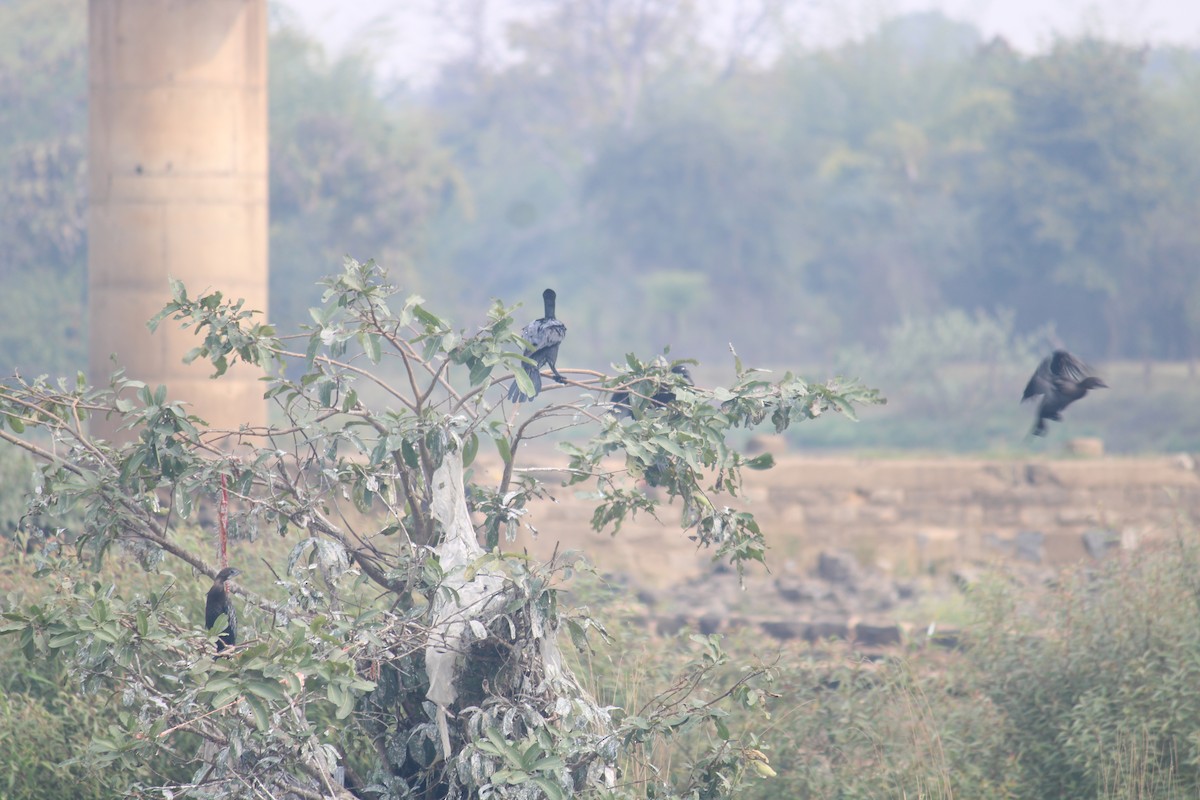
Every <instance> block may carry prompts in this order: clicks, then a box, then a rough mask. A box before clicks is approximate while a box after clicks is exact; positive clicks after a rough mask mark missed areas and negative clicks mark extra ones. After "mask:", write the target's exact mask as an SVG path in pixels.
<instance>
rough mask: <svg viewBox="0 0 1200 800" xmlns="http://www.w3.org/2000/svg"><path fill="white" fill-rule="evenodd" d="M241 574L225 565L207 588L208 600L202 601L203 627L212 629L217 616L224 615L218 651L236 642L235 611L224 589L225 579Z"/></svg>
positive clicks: (218, 640)
mask: <svg viewBox="0 0 1200 800" xmlns="http://www.w3.org/2000/svg"><path fill="white" fill-rule="evenodd" d="M241 574H242V571H241V570H240V569H235V568H233V567H226V568H225V569H223V570H221V571H220V572H218V573H217V578H216V580H214V581H213V585H212V588H211V589H209V590H208V600H206V601H205V603H204V627H205V628H208V629H209V630H212V626H213V625H215V624H216V623H217V617H219V616H221V615H222V614H224V615H225V619H226V623H225V630H223V631H221V634H220V635H219V636H218V637H217V652H218V653H219V652H221V651H222V650H224V649H225V648H226V647H233V646H234V645H235V644H237V613H236V612H235V611H234V610H233V603H232V602H230V600H229V594H228V593H227V592H226V591H225V581H227V580H229V579H230V578H232V577H233V576H235V575H241Z"/></svg>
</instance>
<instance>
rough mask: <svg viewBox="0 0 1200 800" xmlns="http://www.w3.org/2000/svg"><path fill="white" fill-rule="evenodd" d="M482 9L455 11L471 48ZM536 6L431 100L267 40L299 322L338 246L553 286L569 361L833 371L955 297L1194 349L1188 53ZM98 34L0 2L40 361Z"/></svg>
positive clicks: (472, 53)
mask: <svg viewBox="0 0 1200 800" xmlns="http://www.w3.org/2000/svg"><path fill="white" fill-rule="evenodd" d="M478 5H479V4H460V5H459V6H454V7H452V8H453V9H457V11H456V13H457V14H458V15H457V16H454V14H451V13H450V12H447V19H448V20H449V21H451V22H453V23H455V24H457V25H458V26H459V27H460V28H461V29H462V30H464V31H468V32H469V31H471V30H477V29H478V25H477V24H476V23H478V20H472V19H471V18H470V14H469V13H466V12H468V11H469V10H470V9H471V8H476V7H477V6H478ZM751 5H752V6H753V4H751ZM781 5H786V4H772V3H765V2H764V3H761V4H759V6H754V7H760V6H761V8H762V9H769V8H772V7H774V6H781ZM530 7H531V8H536V9H538V10H540V13H537V14H531V15H529V16H528V17H526V18H525V19H526V21H525V22H522V23H521V24H517V25H511V26H510V27H509V28H508V30H507V31H506V33H505V36H506V40H505V42H504V45H505V49H506V51H507V52H508V53H510V54H511V55H510V57H508V58H504V59H500V58H497V57H495V55H494V52H492V51H493V50H494V49H495V48H494V47H489V46H488V45H487V43H486V42H484V41H482V40H480V39H478V37H476V38H475V39H472V38H471V37H469V36H468V37H467V41H469V42H471V46H468V47H466V48H464V49H463V52H462V55H461V56H460V57H458V58H457V59H455V60H453V61H451V62H449V63H448V64H446V65H445V66H444V67H443V69H442V71H441V72H440V74H439V76H438V78H437V80H436V81H435V82H434V83H433V84H432V85H431V86H429V87H424V88H421V89H420V90H415V89H412V88H411V87H406V86H402V85H386V84H381V83H380V81H379V80H378V78H377V77H376V73H375V70H374V65H373V62H372V60H371V58H370V57H369V56H368V55H365V53H367V50H366V49H365V48H364V50H363V52H362V53H357V54H356V53H351V54H349V55H344V56H340V57H336V58H333V57H330V56H329V55H327V54H326V53H325V52H324V51H323V49H322V48H321V47H320V46H319V45H318V44H317V43H316V42H314V41H313V40H312V39H311V38H309V37H307V36H306V35H304V34H302V33H301V32H299V31H298V30H297V29H296V28H295V27H294V26H290V25H288V24H287V22H286V19H284V21H282V22H279V21H277V24H276V25H275V27H274V30H273V32H272V38H271V110H270V114H271V119H270V126H271V145H272V146H271V263H272V276H271V297H272V306H273V308H272V316H273V317H274V318H275V319H276V320H277V321H278V322H279V323H280V324H281V325H282V326H284V329H287V328H289V327H295V326H296V325H299V324H303V323H305V322H306V321H307V311H306V309H307V308H308V307H309V306H311V305H313V304H314V302H315V301H316V300H317V298H318V290H317V288H316V285H315V284H316V281H317V279H318V278H319V277H320V276H322V275H324V274H326V273H328V272H329V271H331V270H332V269H335V268H336V267H337V265H338V264H339V263H340V260H341V256H342V255H343V254H350V255H353V256H355V257H358V258H369V257H374V258H376V259H378V260H379V261H380V262H381V263H383V264H385V265H387V266H388V267H389V268H390V269H391V271H392V274H393V276H394V277H395V278H396V279H397V280H399V281H400V282H402V283H403V284H405V285H406V286H410V287H412V288H413V289H415V290H417V291H420V292H422V293H423V294H425V295H426V296H429V297H430V298H431V299H435V300H436V301H437V302H439V303H440V304H442V306H443V307H449V308H451V309H459V308H464V309H465V308H467V307H476V308H477V307H479V306H480V304H481V303H483V302H486V300H488V299H489V298H490V297H493V296H503V297H504V298H505V299H506V300H510V301H511V300H522V301H524V302H526V303H527V304H529V305H530V307H531V308H532V307H535V306H536V305H537V298H538V296H539V294H540V292H541V289H542V288H544V287H545V286H546V285H550V284H553V285H554V286H555V288H557V289H558V290H559V293H560V307H559V310H560V316H562V318H563V319H565V320H568V323H569V325H570V326H571V337H572V345H573V356H572V360H574V359H580V360H582V359H594V360H597V361H601V362H603V361H610V360H613V359H615V358H619V357H620V355H621V354H622V353H623V352H625V351H626V350H629V349H635V348H636V349H642V350H645V349H647V348H650V349H657V348H660V347H663V346H666V345H671V346H672V347H673V352H675V353H677V354H680V355H689V356H698V357H704V356H712V355H716V354H717V353H718V352H720V351H721V350H723V349H724V347H725V345H726V343H727V342H729V341H733V342H734V343H735V344H736V345H737V347H738V349H739V352H742V353H744V354H747V355H750V356H752V357H753V358H755V359H756V360H758V361H760V362H761V361H771V360H775V359H784V358H785V357H786V358H787V359H788V360H789V361H793V362H794V361H796V360H797V359H798V360H799V361H801V362H802V363H814V364H815V363H821V364H829V363H833V362H834V360H835V358H836V356H837V353H838V351H839V350H841V349H842V348H845V347H848V346H859V347H866V348H877V347H880V346H882V345H883V344H884V339H885V335H886V332H887V331H889V330H894V329H895V328H896V326H897V325H899V324H902V323H903V322H904V321H905V320H909V319H919V318H925V317H929V316H933V315H937V314H942V313H945V312H947V311H951V310H956V309H959V310H962V311H965V312H967V313H970V314H975V313H976V312H978V311H983V312H985V313H988V314H992V315H997V314H1007V313H1011V314H1012V315H1013V317H1012V318H1013V320H1014V323H1013V324H1014V331H1015V332H1016V333H1017V334H1018V335H1025V334H1028V333H1031V332H1033V331H1037V330H1043V329H1045V327H1046V326H1047V325H1052V326H1053V327H1054V330H1055V331H1056V332H1057V335H1058V336H1059V337H1061V339H1062V340H1063V341H1064V343H1066V344H1069V345H1070V346H1071V347H1072V348H1073V349H1074V350H1076V351H1079V352H1081V353H1083V354H1085V355H1087V356H1089V357H1092V358H1145V359H1151V358H1153V359H1193V358H1195V356H1196V355H1197V353H1198V348H1200V264H1197V260H1198V256H1200V225H1197V224H1196V221H1197V220H1200V191H1198V189H1200V148H1198V147H1196V146H1195V141H1194V136H1195V134H1194V132H1195V131H1196V130H1200V54H1198V53H1197V51H1185V50H1181V49H1171V48H1154V49H1134V48H1131V47H1128V46H1125V45H1121V44H1116V43H1112V42H1106V41H1101V40H1097V39H1075V40H1062V41H1059V42H1057V43H1056V44H1054V46H1053V47H1051V48H1050V49H1049V50H1047V51H1045V52H1043V53H1039V54H1037V55H1033V56H1027V55H1022V54H1020V53H1017V52H1015V51H1014V50H1013V49H1011V48H1010V47H1009V46H1008V45H1007V44H1006V43H1005V42H1004V41H1002V40H993V41H990V42H989V41H983V39H982V38H981V36H980V34H979V32H978V31H977V30H975V29H974V28H972V27H970V26H968V25H965V24H962V23H957V22H953V21H951V20H948V19H946V18H945V17H942V16H940V15H937V14H920V15H910V16H906V17H901V18H896V19H894V20H892V21H890V22H888V23H886V24H885V25H883V26H882V27H881V28H880V29H879V30H878V31H877V32H875V33H874V34H872V35H871V36H869V37H867V38H865V39H862V40H860V41H854V42H851V43H847V44H844V45H842V46H839V47H836V48H832V49H825V50H811V49H797V48H789V47H786V46H780V47H776V48H775V51H776V52H777V54H776V55H775V56H774V57H771V58H765V57H762V56H759V57H750V56H751V55H753V53H752V52H751V51H752V48H750V47H749V46H748V45H747V46H745V47H743V46H742V45H743V44H745V42H748V41H749V40H750V38H751V37H749V35H748V34H747V36H746V37H744V38H745V41H739V42H735V44H734V46H732V47H730V48H727V49H725V50H718V49H716V48H713V47H711V46H708V45H707V44H706V40H705V38H704V35H703V34H704V31H703V26H702V21H701V20H700V18H699V15H697V14H695V13H690V12H689V11H688V5H687V4H676V3H633V2H625V1H620V2H614V3H605V4H591V3H581V4H565V5H561V6H545V5H544V4H538V3H535V2H533V0H530ZM458 12H462V13H458ZM764 13H765V12H764ZM83 15H84V12H83V10H82V9H81V8H79V7H78V6H77V4H73V3H70V2H67V0H52V2H34V0H17V2H13V3H9V4H6V5H5V6H4V7H3V8H0V45H3V47H2V48H0V49H3V52H4V55H3V56H0V159H2V160H0V170H2V175H0V244H2V245H3V247H2V249H0V252H3V253H4V255H3V258H2V259H0V277H2V278H3V279H4V280H5V283H6V286H8V287H9V292H6V293H5V298H4V299H0V330H2V331H4V334H3V336H2V341H3V344H4V348H3V352H4V354H5V358H6V360H7V361H8V363H7V364H6V365H5V366H6V367H20V368H22V369H23V370H24V371H27V372H29V371H39V370H52V371H61V370H64V369H71V368H74V367H75V366H78V365H80V364H81V363H82V359H83V352H84V348H83V344H82V343H83V341H84V336H85V335H86V334H85V330H84V329H83V327H82V326H81V324H80V322H79V320H80V318H81V312H82V308H83V307H84V297H83V292H84V287H85V286H86V280H85V278H84V272H83V271H84V269H85V260H86V259H85V253H86V212H85V204H86V192H85V187H86V183H85V180H86V173H85V164H84V161H85V155H86V152H85V150H86V148H85V147H84V146H83V142H84V139H85V136H86V132H85V131H86V128H85V125H86V106H85V103H86V49H85V48H84V47H83V44H82V43H83V37H84V36H85V35H86V30H85V28H86V26H85V25H84V20H83ZM64 20H65V21H66V22H65V23H64ZM758 22H760V23H763V24H770V23H771V22H772V19H767V18H765V17H764V18H763V19H760V20H758ZM752 29H753V26H751V25H746V26H745V30H746V31H750V30H752ZM737 30H741V29H737ZM779 41H780V42H784V43H786V37H785V36H781V37H780V38H779ZM165 291H166V289H165V287H164V292H165ZM584 298H587V300H586V301H585V300H584ZM600 298H608V302H603V303H602V302H599V300H600ZM31 330H37V334H38V335H36V336H32V335H29V331H31Z"/></svg>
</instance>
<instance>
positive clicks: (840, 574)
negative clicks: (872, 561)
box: [817, 551, 862, 585]
mask: <svg viewBox="0 0 1200 800" xmlns="http://www.w3.org/2000/svg"><path fill="white" fill-rule="evenodd" d="M861 574H862V567H860V566H859V564H858V560H857V559H855V558H854V556H852V555H850V554H849V553H847V552H845V551H835V552H828V551H822V552H821V554H820V555H818V556H817V577H819V578H821V579H822V580H827V581H829V582H830V583H842V584H849V585H854V584H855V583H856V582H857V580H858V577H859V576H860V575H861Z"/></svg>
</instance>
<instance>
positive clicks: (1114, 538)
mask: <svg viewBox="0 0 1200 800" xmlns="http://www.w3.org/2000/svg"><path fill="white" fill-rule="evenodd" d="M1120 545H1121V534H1119V533H1117V532H1116V531H1109V530H1103V529H1100V528H1093V529H1092V530H1090V531H1087V532H1086V533H1084V534H1083V549H1085V550H1087V553H1088V555H1089V556H1091V557H1092V558H1094V559H1096V560H1097V561H1103V560H1104V558H1105V557H1106V556H1107V555H1108V554H1109V553H1111V552H1112V551H1114V550H1116V549H1117V548H1118V547H1120Z"/></svg>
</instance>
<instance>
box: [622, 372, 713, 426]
mask: <svg viewBox="0 0 1200 800" xmlns="http://www.w3.org/2000/svg"><path fill="white" fill-rule="evenodd" d="M671 372H672V373H674V374H676V375H678V376H679V377H680V379H681V380H682V382H683V383H685V384H687V385H688V386H695V385H696V383H695V381H693V380H692V373H691V372H689V371H688V368H687V365H685V364H676V365H675V366H673V367H671ZM650 402H651V403H652V404H653V407H655V408H663V407H665V406H667V405H668V404H670V403H674V402H675V390H674V388H673V387H671V386H668V385H663V386H662V387H661V388H659V389H657V390H656V391H655V392H654V394H653V395H651V396H650ZM612 406H613V408H612V410H613V413H614V414H616V415H617V416H618V417H625V416H628V417H632V416H633V405H632V404H631V403H630V401H629V392H628V391H627V390H624V389H623V390H621V391H619V392H613V396H612Z"/></svg>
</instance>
